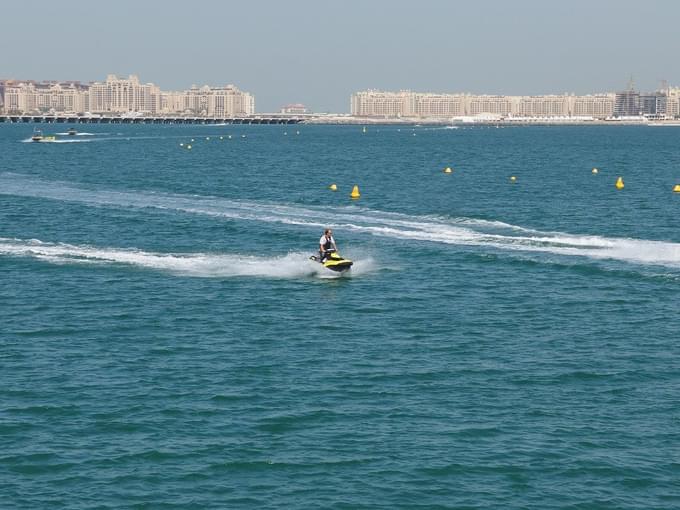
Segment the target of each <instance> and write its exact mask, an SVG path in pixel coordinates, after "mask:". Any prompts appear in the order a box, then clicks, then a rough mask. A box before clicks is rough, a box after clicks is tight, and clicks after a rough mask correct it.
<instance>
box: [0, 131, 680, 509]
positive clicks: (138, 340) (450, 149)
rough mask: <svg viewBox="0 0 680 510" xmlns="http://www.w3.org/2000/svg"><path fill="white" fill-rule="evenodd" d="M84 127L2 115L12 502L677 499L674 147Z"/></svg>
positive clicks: (621, 135)
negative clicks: (324, 237) (340, 261)
mask: <svg viewBox="0 0 680 510" xmlns="http://www.w3.org/2000/svg"><path fill="white" fill-rule="evenodd" d="M43 128H44V129H43V131H44V133H45V134H46V135H50V134H53V133H61V132H62V131H64V132H65V129H64V128H63V126H61V125H43ZM51 128H53V129H51ZM79 128H80V131H81V133H79V135H76V136H69V135H67V134H65V133H61V134H57V135H56V136H57V139H56V143H31V142H28V140H29V139H30V135H31V132H32V126H31V125H28V124H13V125H9V124H5V125H0V154H1V155H2V156H1V158H0V286H1V289H0V444H1V445H2V448H1V449H0V498H1V500H0V507H2V508H32V509H34V508H60V507H64V508H78V509H80V508H83V509H85V508H338V509H340V508H347V509H354V508H490V509H491V508H492V509H497V508H517V509H519V508H540V509H544V508H583V509H595V508H612V509H614V508H616V509H621V508H626V509H628V508H629V509H633V508H646V509H649V508H668V509H672V508H678V507H679V506H680V488H679V486H678V480H679V479H680V461H679V460H678V459H679V458H680V435H679V434H680V433H679V430H680V429H679V425H680V421H679V420H680V399H679V392H680V385H679V383H680V363H679V358H678V355H679V354H680V347H679V346H678V345H679V340H680V334H679V332H680V328H679V327H678V325H679V323H680V322H679V321H680V319H679V318H678V312H679V311H680V310H679V304H680V294H679V292H680V228H679V227H680V220H679V218H680V194H673V193H672V188H673V186H674V185H675V184H677V183H680V150H679V149H678V147H679V145H678V142H680V129H676V128H672V127H669V128H655V129H651V128H648V127H644V126H629V127H626V126H613V127H609V126H564V127H537V126H531V127H509V126H507V127H506V126H501V127H499V128H496V127H493V126H471V127H460V128H459V129H445V128H432V127H415V128H412V127H395V126H371V127H368V128H367V129H366V132H365V133H364V132H363V130H362V128H361V126H307V125H300V126H294V127H291V126H236V125H234V126H210V125H206V126H190V125H187V126H144V125H131V126H130V125H87V126H79ZM298 131H299V134H298V133H297V132H298ZM230 136H231V138H230ZM181 144H183V146H182V145H181ZM187 145H191V146H192V147H191V149H188V148H187ZM447 166H448V167H451V168H452V169H453V172H452V173H451V174H445V173H443V171H442V170H443V169H444V168H445V167H447ZM593 167H597V168H598V170H599V172H598V173H597V174H593V173H592V172H591V170H592V168H593ZM511 176H515V177H516V179H515V180H514V181H511V180H510V178H511ZM619 176H621V177H623V180H624V183H625V188H624V189H623V190H617V189H616V188H615V186H614V183H615V181H616V179H617V178H618V177H619ZM332 183H335V184H337V186H338V191H337V192H332V191H330V190H329V189H328V186H329V185H330V184H332ZM354 185H358V186H359V189H360V191H361V198H360V199H359V200H351V199H350V198H349V193H350V191H351V189H352V187H353V186H354ZM327 227H330V228H332V229H333V231H334V236H335V239H336V241H337V243H338V247H339V249H340V252H341V254H342V255H343V256H345V257H348V258H351V259H352V260H354V261H355V265H354V267H353V268H352V271H351V272H350V273H348V274H346V275H342V276H340V277H338V275H335V274H333V273H330V272H328V271H326V270H323V269H322V268H321V267H320V266H319V265H318V264H316V263H314V262H313V261H310V260H309V256H310V255H312V254H314V252H315V251H316V250H317V248H318V246H317V242H318V238H319V237H320V235H321V233H322V231H323V229H324V228H327Z"/></svg>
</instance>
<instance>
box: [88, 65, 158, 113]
mask: <svg viewBox="0 0 680 510" xmlns="http://www.w3.org/2000/svg"><path fill="white" fill-rule="evenodd" d="M160 95H161V93H160V89H159V88H158V87H157V86H156V85H154V84H152V83H145V84H142V83H140V82H139V78H137V76H135V75H130V76H129V77H128V78H127V79H123V78H118V77H117V76H116V75H113V74H110V75H108V76H107V77H106V81H105V82H95V83H92V84H91V85H90V110H89V111H91V112H92V113H129V112H138V113H142V114H147V115H148V114H155V113H158V111H159V110H160V99H161V98H160Z"/></svg>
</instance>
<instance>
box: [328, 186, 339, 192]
mask: <svg viewBox="0 0 680 510" xmlns="http://www.w3.org/2000/svg"><path fill="white" fill-rule="evenodd" d="M328 189H329V190H331V191H338V185H337V184H331V185H330V186H328Z"/></svg>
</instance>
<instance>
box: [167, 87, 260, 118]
mask: <svg viewBox="0 0 680 510" xmlns="http://www.w3.org/2000/svg"><path fill="white" fill-rule="evenodd" d="M161 113H163V114H167V115H175V114H186V115H199V116H206V117H213V118H228V117H242V116H247V115H252V114H254V113H255V98H254V97H253V96H252V95H251V94H249V93H247V92H242V91H240V90H239V89H238V88H236V87H235V86H234V85H227V86H225V87H209V86H207V85H205V86H203V87H200V88H199V87H197V86H195V85H194V86H192V87H191V89H189V90H185V91H180V92H163V93H161Z"/></svg>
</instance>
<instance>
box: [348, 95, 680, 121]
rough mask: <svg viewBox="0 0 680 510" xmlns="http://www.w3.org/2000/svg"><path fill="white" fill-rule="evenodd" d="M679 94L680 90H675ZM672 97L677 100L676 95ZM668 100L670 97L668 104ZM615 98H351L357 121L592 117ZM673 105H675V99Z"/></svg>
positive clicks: (608, 109) (609, 110)
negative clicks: (378, 118)
mask: <svg viewBox="0 0 680 510" xmlns="http://www.w3.org/2000/svg"><path fill="white" fill-rule="evenodd" d="M674 90H678V91H680V89H674ZM674 97H676V98H677V97H680V94H676V95H675V96H674ZM670 101H671V96H669V102H670ZM614 103H615V94H614V93H608V94H595V95H587V96H576V95H573V94H563V95H545V96H501V95H474V94H430V93H417V92H411V91H404V90H402V91H400V92H385V91H379V90H366V91H361V92H356V93H355V94H353V95H352V99H351V108H352V115H354V116H357V117H381V118H387V117H429V118H447V117H449V118H450V117H461V116H477V115H494V116H502V117H509V116H513V117H532V118H541V117H593V118H596V119H605V118H608V117H611V116H612V115H613V113H614ZM674 104H678V102H677V99H676V100H675V103H674Z"/></svg>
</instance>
